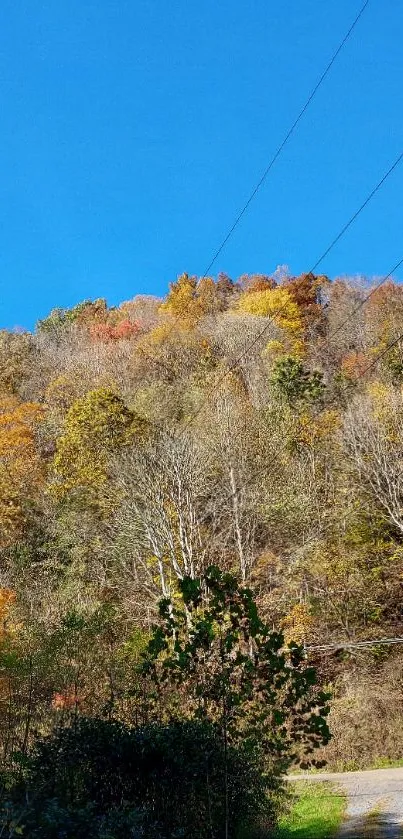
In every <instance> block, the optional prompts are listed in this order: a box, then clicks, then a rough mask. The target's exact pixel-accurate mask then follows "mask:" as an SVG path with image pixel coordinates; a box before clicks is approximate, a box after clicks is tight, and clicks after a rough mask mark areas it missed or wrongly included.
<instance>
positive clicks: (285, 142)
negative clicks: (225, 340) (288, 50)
mask: <svg viewBox="0 0 403 839" xmlns="http://www.w3.org/2000/svg"><path fill="white" fill-rule="evenodd" d="M368 4H369V0H366V2H365V3H364V4H363V5H362V7H361V9H360V11H359V12H358V14H357V16H356V17H355V19H354V20H353V23H352V24H351V26H350V28H349V29H348V31H347V32H346V34H345V36H344V38H343V39H342V41H341V42H340V44H339V46H338V47H337V50H336V52H335V53H334V54H333V56H332V58H331V59H330V61H329V63H328V65H327V66H326V67H325V69H324V71H323V72H322V75H321V76H320V79H319V81H318V82H317V83H316V85H315V87H314V88H313V90H312V91H311V93H310V95H309V97H308V99H307V100H306V102H305V104H304V106H303V108H302V109H301V111H300V112H299V114H298V116H297V117H296V119H295V120H294V122H293V124H292V126H291V128H290V129H289V130H288V132H287V134H286V135H285V137H284V139H283V140H282V142H281V143H280V145H279V147H278V149H277V151H276V152H275V154H274V155H273V157H272V159H271V160H270V162H269V164H268V166H267V167H266V169H265V171H264V173H263V175H262V177H261V178H260V180H259V182H258V183H257V184H256V186H255V187H254V189H253V191H252V193H251V195H250V196H249V198H248V201H247V202H246V204H245V205H244V207H243V208H242V210H241V212H240V213H239V214H238V216H237V218H236V220H235V222H234V223H233V225H232V227H231V229H230V230H229V231H228V233H227V234H226V236H225V238H224V240H223V241H222V242H221V244H220V246H219V248H218V249H217V251H216V253H215V254H214V256H213V258H212V259H211V261H210V263H209V265H208V266H207V268H206V270H205V271H204V273H203V274H202V277H201V279H204V278H205V277H206V276H207V274H208V272H209V271H210V269H211V268H212V267H213V265H214V263H215V262H216V260H217V257H218V256H219V254H220V253H221V251H222V250H223V248H224V247H225V245H226V244H227V242H228V240H229V239H230V237H231V236H232V234H233V232H234V230H235V228H236V227H237V226H238V224H239V222H240V221H241V218H242V216H243V215H244V214H245V213H246V211H247V209H248V207H249V205H250V204H251V202H252V201H253V199H254V197H255V195H256V193H257V192H258V191H259V189H260V187H261V186H262V184H263V182H264V181H265V180H266V178H267V176H268V174H269V172H270V170H271V168H272V166H273V165H274V163H275V162H276V160H277V159H278V158H279V156H280V154H281V152H282V151H283V149H284V147H285V146H286V144H287V143H288V141H289V139H290V137H291V135H292V134H293V133H294V131H295V129H296V127H297V125H298V123H299V122H300V120H301V119H302V117H303V115H304V114H305V112H306V110H307V109H308V107H309V105H310V103H311V102H312V100H313V98H314V97H315V95H316V93H317V91H318V90H319V88H320V87H321V85H322V84H323V82H324V80H325V78H326V76H327V75H328V73H329V71H330V70H331V68H332V66H333V64H334V63H335V61H336V59H337V57H338V55H339V53H340V52H341V51H342V49H343V47H344V46H345V44H346V43H347V41H348V39H349V38H350V35H351V34H352V32H353V30H354V29H355V27H356V25H357V24H358V21H359V20H360V18H361V16H362V15H363V13H364V11H365V9H366V7H367V6H368ZM179 321H180V318H179V317H176V318H175V319H174V322H173V323H172V324H171V328H170V330H169V332H168V334H167V335H166V336H165V339H164V341H163V343H164V342H165V341H166V340H167V338H168V337H169V335H170V334H171V333H172V332H173V330H174V329H175V326H176V325H177V324H178V323H179ZM143 354H144V355H145V356H147V355H148V354H147V353H146V352H145V351H144V350H143ZM150 360H152V359H150ZM153 362H154V364H157V365H158V364H160V362H159V361H158V360H157V359H153Z"/></svg>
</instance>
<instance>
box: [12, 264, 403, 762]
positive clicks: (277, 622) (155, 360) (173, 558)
mask: <svg viewBox="0 0 403 839" xmlns="http://www.w3.org/2000/svg"><path fill="white" fill-rule="evenodd" d="M375 285H376V283H374V284H372V285H371V284H370V283H367V282H366V281H365V280H357V279H352V278H342V279H338V280H335V281H332V282H330V281H329V280H328V279H327V277H325V276H314V275H312V274H303V275H301V276H299V277H291V276H289V275H288V274H287V273H282V272H281V271H277V272H276V273H275V275H274V276H273V277H270V276H260V275H258V276H256V275H251V276H242V277H240V278H239V279H238V280H237V281H236V282H234V281H232V280H231V279H230V278H229V277H227V276H226V275H223V274H222V275H219V276H218V278H217V279H216V280H213V279H210V278H203V279H201V280H198V279H197V278H195V277H190V276H188V275H186V274H184V275H182V276H181V277H179V279H178V280H177V281H176V282H174V283H172V285H171V286H170V289H169V291H168V293H167V296H166V298H165V299H164V300H161V299H157V298H155V297H152V296H138V297H135V298H134V299H133V300H130V301H128V302H125V303H122V304H121V305H120V306H118V307H113V308H109V307H108V306H107V304H106V302H105V301H104V300H96V301H94V302H89V301H86V302H84V303H80V304H79V305H77V306H75V307H74V308H73V309H68V310H65V309H55V310H53V311H52V312H51V313H50V315H49V316H48V317H47V318H45V319H44V320H42V321H40V322H39V323H38V325H37V329H36V331H35V333H34V334H31V333H27V332H22V333H21V332H7V331H2V332H1V333H0V398H1V402H0V406H1V407H0V551H1V587H2V588H1V592H0V594H1V597H0V610H1V616H2V624H1V625H2V630H1V632H2V638H1V643H2V645H3V647H2V649H3V652H2V674H1V682H0V735H1V737H2V744H1V745H2V748H4V750H5V751H7V749H10V748H12V747H13V745H14V744H15V742H19V739H18V738H20V739H21V737H23V736H25V732H26V731H27V719H29V724H28V729H29V727H31V728H32V729H35V727H36V728H37V727H38V726H39V727H41V726H42V729H43V727H44V726H45V727H46V724H47V720H48V719H53V717H54V715H55V714H57V711H58V710H60V709H63V708H66V707H68V705H69V702H70V698H71V695H72V691H73V684H74V695H75V697H76V701H77V695H78V696H79V703H80V707H81V708H82V710H83V711H84V712H85V713H87V714H92V713H96V712H97V710H99V709H101V708H103V707H104V706H105V703H107V702H108V701H109V700H110V697H111V696H112V694H113V696H114V697H115V699H116V697H117V699H116V701H119V702H121V706H122V714H123V713H124V708H126V707H127V706H128V704H130V701H131V700H129V699H128V698H127V697H128V695H126V694H125V690H126V688H127V685H128V683H129V682H130V678H131V676H130V673H131V671H132V661H133V657H135V655H136V645H138V644H140V641H139V640H138V639H139V638H141V634H142V632H143V631H144V630H146V629H147V628H148V627H149V626H150V624H151V623H152V622H153V620H154V618H155V614H156V604H157V602H158V600H159V598H160V597H161V596H162V595H163V596H167V595H169V594H172V593H174V592H175V588H176V584H177V580H178V578H180V577H181V576H182V575H184V574H191V575H194V576H196V575H198V574H199V573H200V572H201V571H202V570H203V569H204V568H206V566H208V565H210V564H211V563H214V564H216V565H219V566H220V567H221V568H223V569H228V570H232V571H235V572H236V573H237V574H238V575H239V577H240V578H241V580H243V581H246V582H247V583H248V584H251V585H252V586H253V587H254V589H255V591H256V592H257V595H258V600H259V603H260V607H261V610H262V612H263V615H264V617H265V618H266V619H267V620H268V621H269V622H270V623H271V624H272V625H273V626H275V627H282V628H283V630H284V632H285V634H286V637H287V638H294V639H296V640H297V641H303V642H304V643H305V644H306V645H307V647H310V646H315V645H324V644H330V643H332V642H343V641H356V640H362V639H376V638H384V637H387V636H389V637H391V636H398V635H403V620H402V606H401V603H402V582H403V575H402V568H403V562H402V557H403V548H402V537H403V458H402V448H403V396H402V384H403V339H402V340H400V339H399V335H400V333H403V287H402V286H400V285H399V284H397V283H394V282H392V281H387V282H385V283H384V284H382V285H381V286H380V287H379V288H377V289H376V288H375ZM367 298H368V299H367ZM66 627H67V629H66ZM67 631H69V632H70V633H73V635H74V638H75V641H74V643H75V644H76V646H74V654H73V652H72V647H71V646H70V647H69V644H70V641H69V642H68V643H67V642H66V643H65V644H64V641H63V639H66V637H67V635H66V633H67ZM63 633H64V634H63ZM74 633H75V634H74ZM69 638H71V635H70V636H69ZM77 639H79V641H78V640H77ZM71 643H72V642H71ZM63 644H64V646H63ZM78 649H79V651H80V652H79V654H78V652H77V650H78ZM4 650H6V651H7V655H5V653H4ZM401 650H402V647H398V646H395V647H393V646H382V647H379V648H368V649H365V650H358V651H354V650H353V651H351V652H340V651H336V652H314V651H313V652H312V653H311V656H312V658H313V660H314V662H315V663H316V665H317V666H318V667H319V669H320V672H321V674H322V675H323V677H324V679H325V680H327V681H328V682H329V683H331V684H332V686H333V690H334V694H335V701H334V708H333V712H332V718H333V726H334V730H335V731H336V733H337V737H335V738H334V741H333V745H332V746H331V747H330V751H329V753H328V754H329V755H330V758H331V759H332V760H333V762H337V761H338V760H340V761H344V763H345V764H347V763H348V762H349V761H350V762H351V761H353V760H354V759H355V757H356V755H357V753H358V752H360V754H361V758H362V760H364V761H365V760H367V761H368V762H370V761H371V760H373V759H374V758H376V757H378V756H379V755H385V754H386V755H388V756H390V757H395V756H396V754H397V753H398V752H399V751H400V752H401V750H402V748H403V725H402V722H403V720H402V716H403V714H402V711H401V708H400V701H399V697H400V695H401V688H402V682H403V667H402V653H401ZM28 653H29V660H30V661H31V665H32V661H33V660H35V662H36V664H35V668H33V667H32V666H31V670H30V678H29V679H28V680H27V675H26V670H25V671H23V669H21V661H24V662H26V661H27V655H28ZM78 655H79V662H80V663H79V668H78V670H77V660H78V659H77V656H78ZM33 657H34V658H33ZM24 666H25V665H24ZM385 685H386V687H385ZM125 703H126V705H125ZM52 715H53V717H52ZM386 720H387V725H386ZM28 736H29V733H28V734H27V737H28Z"/></svg>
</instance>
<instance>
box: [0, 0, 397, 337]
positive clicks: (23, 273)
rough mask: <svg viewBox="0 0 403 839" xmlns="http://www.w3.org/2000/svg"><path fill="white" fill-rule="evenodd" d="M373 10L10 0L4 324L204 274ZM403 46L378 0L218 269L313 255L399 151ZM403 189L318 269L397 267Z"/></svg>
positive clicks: (5, 42)
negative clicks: (311, 96) (304, 108)
mask: <svg viewBox="0 0 403 839" xmlns="http://www.w3.org/2000/svg"><path fill="white" fill-rule="evenodd" d="M361 3H362V0H337V2H335V0H276V2H274V1H273V0H220V2H217V0H68V2H66V0H36V2H34V0H2V9H1V26H0V76H1V85H0V114H1V117H0V119H1V122H0V125H1V128H0V160H1V189H2V200H1V205H0V207H1V209H0V215H1V219H0V258H1V297H0V326H1V327H13V326H16V325H20V326H23V327H27V328H32V327H33V325H34V323H35V321H36V320H37V319H38V318H40V317H43V316H44V315H45V314H46V313H47V312H48V311H49V310H50V309H51V308H53V307H56V306H71V305H74V304H75V303H77V302H79V301H80V300H83V299H86V298H95V297H106V298H107V299H108V301H109V303H111V304H115V303H118V302H120V301H122V300H125V299H128V298H130V297H133V296H134V295H135V294H139V293H148V294H163V293H165V291H166V288H167V284H168V282H169V281H170V280H172V279H175V277H176V276H177V275H178V274H179V273H181V272H182V271H185V270H186V271H188V272H189V273H195V274H201V273H203V271H204V269H205V268H206V266H207V265H208V263H209V261H210V257H211V256H212V254H213V253H214V251H215V250H216V248H217V246H218V244H219V243H220V240H221V239H222V238H223V235H224V234H225V232H226V231H227V228H228V226H229V225H230V224H231V223H232V221H233V218H234V216H235V215H236V213H237V211H238V210H239V209H240V207H241V206H242V204H243V203H244V201H245V199H246V198H247V196H248V193H249V192H250V190H251V187H252V186H253V184H254V183H255V182H256V180H257V179H258V178H259V176H260V174H261V172H262V170H263V169H264V168H265V166H266V165H267V162H268V160H269V159H270V156H271V155H272V154H273V151H274V150H275V148H276V147H277V146H278V144H279V142H280V141H281V139H282V137H283V136H284V134H285V132H286V130H287V129H288V128H289V126H290V123H291V122H292V121H293V119H294V118H295V116H296V114H297V112H298V111H299V109H300V107H301V105H302V104H303V102H304V101H305V99H306V98H307V95H308V93H309V92H310V90H311V88H312V87H313V85H314V84H315V82H316V81H317V79H318V77H319V75H320V73H321V72H322V70H323V68H324V66H325V64H326V63H327V61H328V60H329V58H330V56H331V54H332V53H333V52H334V50H335V48H336V46H337V44H338V43H339V41H340V40H341V38H342V36H343V35H344V33H345V32H346V30H347V28H348V27H349V25H350V24H351V22H352V20H353V18H354V17H355V15H356V13H357V11H358V9H359V8H360V6H361ZM402 44H403V6H402V3H400V2H396V0H370V3H369V6H368V7H367V9H366V11H365V13H364V15H363V17H362V18H361V20H360V22H359V24H358V26H357V28H356V30H355V31H354V33H353V35H352V38H351V40H350V41H349V42H348V44H347V46H346V48H345V49H344V50H343V52H342V54H341V55H340V57H339V59H338V61H337V63H336V64H335V66H334V67H333V69H332V71H331V74H330V75H329V76H328V78H327V80H326V81H325V83H324V85H323V87H322V88H321V90H320V91H319V93H318V96H317V98H316V99H315V101H314V103H313V105H312V106H311V108H310V109H309V111H308V113H307V114H306V115H305V117H304V119H303V121H302V122H301V123H300V125H299V127H298V129H297V131H296V133H295V134H294V136H293V138H292V139H291V141H290V143H289V145H288V146H287V148H286V150H285V151H284V153H283V154H282V156H281V157H280V159H279V160H278V161H277V163H276V165H275V167H274V168H273V170H272V172H271V174H270V176H269V178H268V180H267V182H266V184H265V186H264V187H263V189H262V190H261V192H260V193H259V195H258V197H257V199H256V200H255V201H254V202H253V205H252V207H251V208H250V210H249V212H248V214H247V216H246V217H245V218H244V219H243V221H242V223H241V225H240V226H239V227H238V229H237V231H236V233H235V235H234V236H233V237H232V239H231V240H230V242H229V243H228V245H227V246H226V248H225V250H224V251H223V253H222V254H221V255H220V258H219V260H218V262H217V264H216V266H215V271H216V272H218V271H219V270H223V271H226V272H227V273H229V274H230V275H231V276H233V277H236V276H238V275H239V274H241V273H244V272H262V273H263V272H265V273H266V272H267V273H268V272H270V271H273V270H274V269H275V268H276V266H277V265H279V264H287V265H288V266H289V267H290V269H291V271H292V272H293V273H299V272H301V271H303V270H308V269H309V268H310V267H311V266H312V264H313V263H314V262H315V260H316V259H317V257H318V256H319V255H320V253H321V252H322V251H323V250H324V249H325V247H326V246H327V244H328V243H329V242H330V240H331V239H332V238H333V236H334V235H335V234H336V233H337V232H338V230H339V229H340V227H341V226H342V225H343V223H344V222H345V221H346V220H347V219H348V217H349V216H350V215H351V214H352V213H353V212H354V210H355V209H356V208H357V206H358V205H359V204H360V203H361V201H362V200H363V199H364V198H365V196H366V195H367V193H368V192H369V191H370V189H371V188H372V186H373V185H375V183H376V182H377V180H378V179H379V178H380V176H381V175H382V174H383V172H384V171H385V170H386V169H387V168H388V166H389V165H390V164H391V163H392V162H393V160H394V159H395V158H396V157H397V155H398V153H399V152H400V151H401V149H402V148H403V49H402ZM402 191H403V164H401V165H400V167H399V168H398V169H397V170H396V171H395V172H394V173H393V175H392V176H391V178H390V179H389V181H388V182H387V183H386V185H385V186H384V188H383V189H382V191H381V192H380V193H379V194H378V195H377V196H376V198H375V199H374V201H373V202H372V203H371V204H370V205H369V207H368V208H367V209H366V210H365V211H364V212H363V213H362V215H361V216H360V218H359V219H358V221H357V222H356V223H355V224H354V226H353V227H352V228H351V229H350V231H349V232H348V234H347V235H346V236H345V237H344V238H343V239H342V240H341V241H340V243H339V244H338V245H337V246H336V247H335V249H334V250H333V251H332V253H331V255H329V257H328V258H327V259H326V260H325V261H324V263H323V264H322V266H321V271H322V272H324V273H328V274H329V276H335V275H337V274H340V273H343V274H344V273H352V274H355V273H365V274H369V275H381V274H384V273H387V272H388V271H389V270H390V268H391V267H392V266H393V265H394V263H395V262H397V261H398V259H399V258H400V257H402V256H403V236H402V232H403V202H402ZM400 279H403V274H402V275H401V276H400Z"/></svg>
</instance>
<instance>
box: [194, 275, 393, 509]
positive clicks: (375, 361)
mask: <svg viewBox="0 0 403 839" xmlns="http://www.w3.org/2000/svg"><path fill="white" fill-rule="evenodd" d="M401 262H403V259H402V260H400V263H401ZM400 263H399V264H400ZM386 276H387V277H388V276H390V272H389V274H387V275H386ZM401 340H403V332H402V333H400V334H399V335H397V337H396V338H394V339H393V340H392V341H390V342H389V343H388V344H387V345H386V347H385V348H384V349H383V350H382V352H381V353H379V354H378V355H377V356H376V357H375V358H374V359H373V360H372V361H371V362H370V364H368V365H367V367H365V368H364V369H363V370H361V372H360V373H359V375H358V376H357V381H358V380H359V379H361V378H363V376H365V375H366V374H367V373H368V372H369V371H370V370H372V369H373V368H374V367H375V366H376V365H377V364H378V363H379V361H380V360H381V359H382V358H384V356H385V355H386V354H387V353H388V352H389V351H390V350H391V349H393V347H395V346H396V345H397V344H398V343H399V341H401ZM348 386H349V385H345V390H347V389H348ZM287 445H288V444H287V443H285V445H284V446H282V448H281V449H280V450H279V452H277V456H279V455H281V454H282V453H283V452H284V451H285V450H286V448H287ZM265 470H266V464H265V465H264V466H263V468H260V469H258V470H257V471H256V472H255V473H254V474H253V475H252V476H251V478H249V479H248V480H247V481H245V482H244V483H243V485H242V486H241V487H239V488H237V489H236V490H235V491H234V492H231V493H229V495H228V496H227V497H226V499H225V503H228V502H231V501H233V500H234V499H235V498H238V497H239V494H240V493H241V492H242V490H244V489H246V488H247V487H248V486H250V485H251V484H253V483H254V482H255V481H256V480H257V479H258V478H259V477H260V476H261V475H262V474H264V472H265ZM209 518H210V514H208V515H205V516H203V517H202V519H201V520H200V522H199V524H204V522H205V521H208V519H209Z"/></svg>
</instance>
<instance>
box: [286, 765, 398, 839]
mask: <svg viewBox="0 0 403 839" xmlns="http://www.w3.org/2000/svg"><path fill="white" fill-rule="evenodd" d="M297 779H299V780H307V781H309V782H310V783H315V782H317V781H330V782H331V784H332V785H333V786H334V787H335V788H339V789H341V790H342V791H343V792H345V793H346V795H347V801H348V806H347V815H346V821H345V823H344V824H343V826H342V829H341V832H340V834H339V836H340V839H361V837H363V839H364V837H368V839H369V837H370V839H402V837H403V767H402V768H399V769H371V770H368V771H366V772H340V773H338V772H337V773H331V772H320V773H319V774H317V775H310V774H306V775H298V776H294V777H292V776H291V777H290V780H297ZM370 814H371V815H370Z"/></svg>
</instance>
